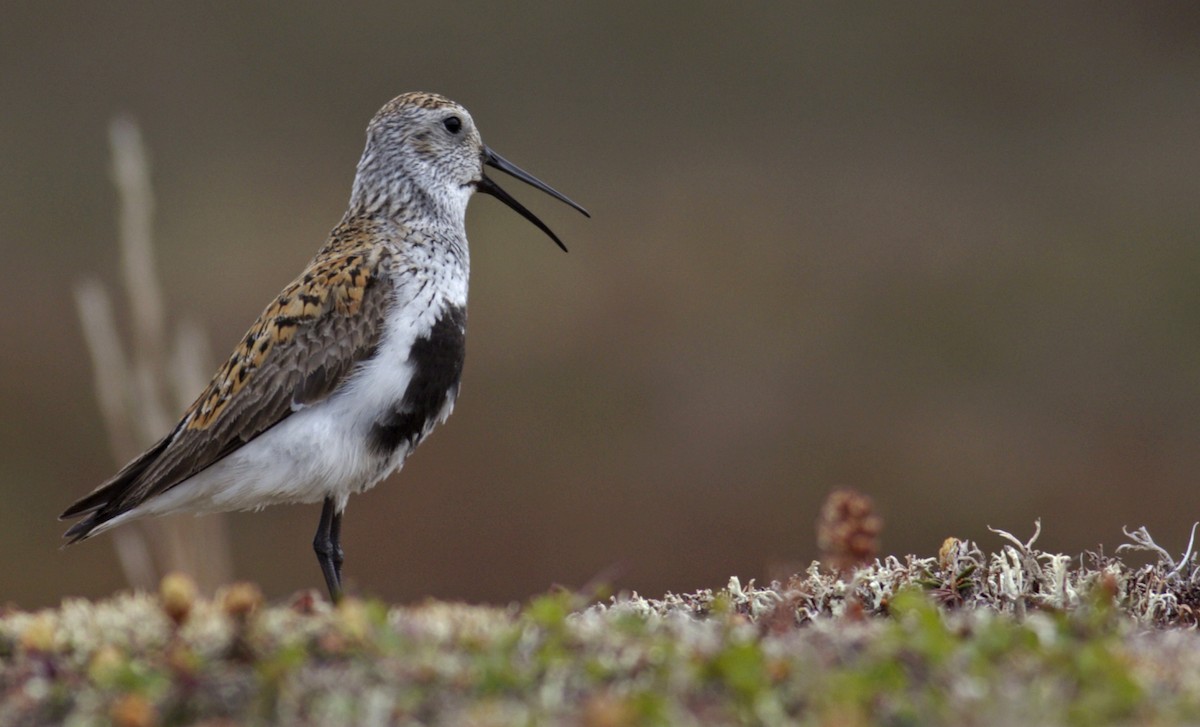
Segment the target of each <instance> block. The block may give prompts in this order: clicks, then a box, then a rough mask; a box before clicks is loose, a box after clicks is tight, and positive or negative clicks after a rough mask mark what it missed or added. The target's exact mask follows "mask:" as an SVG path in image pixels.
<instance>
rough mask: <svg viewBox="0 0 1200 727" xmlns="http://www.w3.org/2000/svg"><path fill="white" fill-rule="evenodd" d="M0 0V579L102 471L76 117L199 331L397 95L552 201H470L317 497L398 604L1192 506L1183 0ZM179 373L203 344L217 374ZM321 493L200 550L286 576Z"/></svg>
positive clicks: (1197, 469)
mask: <svg viewBox="0 0 1200 727" xmlns="http://www.w3.org/2000/svg"><path fill="white" fill-rule="evenodd" d="M961 10H962V6H959V5H957V4H955V5H948V4H937V3H915V4H904V5H903V6H900V5H887V6H885V7H882V8H878V7H877V8H873V9H868V8H864V7H860V6H854V7H851V6H849V5H847V4H841V3H836V4H835V3H829V4H823V5H812V4H799V3H774V4H762V5H756V6H753V7H742V6H738V7H736V8H735V7H733V6H728V5H725V4H721V3H711V4H697V3H677V4H649V5H647V4H645V3H605V4H602V5H600V4H598V5H597V6H592V5H589V4H582V3H560V4H554V5H546V4H540V3H530V4H528V5H525V6H521V5H519V4H509V3H474V4H466V5H458V4H455V5H453V6H450V7H445V8H443V7H441V6H438V8H437V9H430V7H429V6H422V7H421V8H417V7H415V6H414V7H406V6H405V4H400V3H393V2H375V3H343V4H337V5H334V4H318V3H296V4H286V5H285V4H279V5H278V6H276V7H275V8H274V9H273V10H272V9H268V8H264V7H261V6H255V7H249V6H246V5H245V4H244V3H236V2H212V3H204V4H197V5H176V4H169V5H168V4H156V3H141V4H138V3H131V4H125V3H123V4H120V5H119V6H113V7H109V6H108V5H107V4H93V3H82V2H79V3H74V4H64V5H55V6H54V7H53V8H50V7H49V6H43V5H42V4H37V3H8V4H6V6H5V9H4V15H5V22H4V23H3V25H2V26H0V96H2V97H3V98H4V99H5V103H4V110H3V111H2V112H0V197H2V199H3V203H2V204H0V245H2V246H3V251H4V255H3V259H4V261H5V264H6V266H7V268H6V270H7V272H6V276H7V277H6V278H5V280H6V284H5V285H4V286H0V305H2V306H3V309H4V310H5V311H7V312H8V315H5V316H3V317H0V327H2V328H0V335H2V337H3V340H4V341H5V344H6V345H5V347H4V352H3V354H0V411H2V412H3V413H2V414H0V446H2V447H3V457H2V458H0V502H3V506H2V507H0V601H10V602H15V603H17V604H19V605H21V606H24V607H36V606H40V605H47V604H52V603H55V602H57V601H58V600H59V599H61V598H63V597H65V596H70V595H87V596H100V595H104V594H108V593H110V592H112V591H113V590H115V589H118V588H122V587H124V583H125V581H124V578H123V576H122V574H121V571H120V569H119V568H118V567H117V561H116V558H115V556H114V553H113V545H112V540H111V538H110V536H108V535H105V536H102V537H98V538H95V539H93V540H91V541H88V542H86V543H84V544H82V545H80V546H74V547H72V548H70V549H68V550H65V551H63V550H59V545H60V534H61V532H62V531H63V529H64V528H65V525H64V524H61V523H58V522H56V520H55V517H56V515H57V514H58V513H59V512H60V511H61V510H62V509H63V508H64V507H65V506H66V505H67V504H69V503H70V502H72V501H73V500H74V499H76V498H77V497H79V496H81V495H83V494H84V493H86V492H87V491H89V490H90V489H91V488H92V487H94V486H95V485H96V484H98V483H99V482H101V481H102V480H104V479H105V478H107V477H108V476H109V475H110V474H112V473H113V472H114V471H115V469H116V463H115V462H114V461H112V456H111V453H110V449H109V442H108V438H107V435H106V433H105V431H104V427H103V424H102V420H101V415H100V412H99V409H98V406H97V403H96V395H95V392H94V390H93V387H92V373H91V364H90V361H89V358H88V353H87V348H86V346H85V343H84V337H83V333H82V331H81V326H80V323H79V321H78V317H77V315H76V311H75V304H74V300H73V298H72V295H71V286H72V285H73V284H74V283H75V282H76V281H77V280H79V279H81V278H82V277H84V276H86V275H97V276H99V277H100V279H101V280H103V281H104V282H105V283H106V284H107V285H110V286H112V287H113V288H114V289H115V288H116V287H117V286H118V283H119V274H118V269H117V252H116V249H117V246H116V240H117V207H118V197H117V193H116V191H115V189H114V186H113V184H112V181H111V179H110V173H109V167H110V150H109V147H108V138H107V133H108V132H107V129H108V125H109V122H110V119H111V118H112V117H113V116H114V115H116V114H118V113H128V114H131V115H133V116H134V117H136V119H137V120H138V122H139V123H140V125H141V127H142V129H143V131H144V134H145V138H146V144H147V146H148V148H149V154H150V160H151V170H152V178H153V185H154V192H155V195H156V200H157V206H156V218H155V228H154V233H155V239H156V245H157V248H156V249H157V256H158V267H159V271H160V274H161V278H162V281H163V287H164V291H165V292H164V295H165V300H166V310H167V323H168V325H175V324H176V323H178V321H179V320H181V319H183V318H187V319H191V320H195V321H198V322H199V323H200V324H201V325H202V326H203V328H204V330H205V332H206V335H207V337H208V339H209V342H210V343H211V347H212V349H213V352H214V354H216V355H217V356H220V357H223V356H224V355H225V354H226V353H227V352H228V351H229V350H230V349H231V348H232V346H233V345H234V344H235V343H236V342H237V341H238V339H239V338H240V337H241V335H242V333H243V332H244V331H245V329H246V328H247V327H248V326H249V324H250V323H251V322H252V321H253V320H254V318H255V317H256V316H257V315H258V313H259V312H260V311H261V310H262V308H263V307H264V306H265V305H266V303H267V302H268V301H269V300H270V299H271V298H272V297H273V296H274V295H275V294H276V293H277V292H278V290H279V289H280V288H281V287H282V286H283V285H284V284H286V283H287V282H288V281H289V280H291V278H292V277H294V276H295V275H296V274H297V273H298V272H299V271H300V270H301V269H302V268H303V266H304V265H305V263H306V262H307V261H308V259H309V258H310V256H311V255H312V254H313V253H314V252H315V251H316V249H317V248H318V247H319V246H320V245H321V244H322V242H323V241H324V239H325V235H326V233H327V232H328V230H329V229H330V228H332V227H333V225H334V224H335V223H336V222H337V221H338V219H339V218H340V216H341V214H342V212H343V210H344V205H345V202H346V199H347V197H348V195H349V190H350V182H351V179H352V176H353V172H354V166H355V163H356V162H357V160H358V156H359V154H360V152H361V150H362V145H363V141H364V128H365V126H366V123H367V121H368V119H369V118H370V117H371V116H372V114H373V113H374V112H375V111H376V110H377V109H378V107H379V106H381V105H382V104H383V103H384V102H385V101H387V100H388V99H390V98H391V97H392V96H394V95H396V94H398V93H400V92H402V91H408V90H431V91H437V92H441V93H444V94H446V95H448V96H450V97H452V98H454V99H455V100H458V101H460V102H462V103H463V104H464V105H466V106H467V107H468V108H469V109H470V110H471V111H472V113H473V115H474V117H475V120H476V122H477V123H478V125H479V127H480V129H481V130H482V132H483V136H484V139H485V141H486V142H487V143H488V144H489V145H491V146H492V147H493V148H495V149H496V150H497V151H498V152H500V153H501V154H503V155H505V156H506V157H507V158H509V159H511V160H513V161H514V162H515V163H517V164H519V165H521V166H522V167H524V168H526V169H528V170H530V171H531V172H532V173H534V174H536V175H537V176H539V177H540V178H542V179H544V180H546V181H547V182H548V183H550V184H551V185H553V186H555V187H556V188H558V189H559V190H561V191H563V192H564V193H566V194H568V195H569V196H571V197H573V198H574V199H576V200H577V201H579V202H580V203H582V204H584V205H585V206H587V207H588V208H589V209H590V210H591V212H592V214H593V219H592V220H590V221H589V220H585V219H583V218H582V217H579V216H577V215H576V214H575V213H573V212H572V211H571V210H569V209H568V208H567V207H565V206H562V205H559V204H558V203H556V202H554V201H553V200H551V199H550V198H549V197H545V196H544V195H541V194H539V193H537V192H536V191H534V190H531V189H529V188H525V187H523V186H521V185H519V184H517V183H515V182H510V183H508V184H507V187H508V189H510V191H512V192H513V193H514V194H515V195H516V196H517V197H518V198H520V199H521V200H522V201H524V202H525V203H526V204H527V205H528V206H530V207H531V208H532V209H533V210H534V211H535V212H537V213H538V214H539V215H540V216H541V217H542V218H543V219H544V220H546V222H547V223H548V224H550V226H551V227H553V228H554V229H555V231H556V232H558V233H559V234H560V235H561V236H562V238H563V239H564V240H565V241H566V243H567V245H568V247H570V249H571V252H570V254H567V255H564V254H562V253H561V252H559V251H558V250H557V249H556V248H555V247H554V245H553V244H552V243H551V242H550V241H549V240H548V239H546V238H545V237H544V236H543V235H542V234H541V233H539V232H538V231H537V230H536V229H535V228H533V227H532V226H530V225H529V224H527V223H526V222H525V221H524V220H522V219H521V218H520V217H518V216H517V215H516V214H514V213H512V212H511V211H510V210H508V209H507V208H505V207H504V206H503V205H501V204H499V203H497V202H496V201H495V200H492V199H489V198H486V197H480V198H477V199H476V200H475V202H474V203H473V204H472V206H471V210H470V214H469V215H468V221H467V222H468V232H469V234H470V239H471V242H472V258H473V260H472V267H473V270H472V273H473V275H472V290H471V309H470V326H469V329H470V335H469V339H468V340H469V343H468V359H467V366H466V372H465V378H464V382H463V388H462V393H461V396H460V398H459V402H458V407H457V410H456V411H455V414H454V416H453V417H452V418H451V419H450V421H449V423H448V425H446V426H445V427H443V428H442V429H440V430H439V431H437V432H436V433H435V434H434V435H433V436H432V437H431V438H430V439H429V440H428V441H427V442H426V443H425V444H424V445H423V446H422V447H421V449H420V450H419V451H418V452H417V453H416V454H415V455H414V456H413V458H412V459H410V460H409V463H408V465H407V466H406V468H405V469H404V471H403V472H402V473H400V474H399V475H397V476H395V477H393V478H392V479H391V480H389V481H387V482H385V483H384V484H382V485H381V486H379V487H378V488H376V489H375V490H373V491H371V492H369V493H367V494H366V495H362V496H358V497H355V498H353V499H352V500H351V502H350V507H349V509H348V510H347V514H346V520H345V533H344V538H343V542H344V545H345V548H346V551H347V558H348V560H347V565H346V573H347V576H348V579H349V581H350V582H352V583H356V584H357V585H358V586H359V587H360V588H361V589H362V590H364V591H366V592H368V593H373V594H376V595H379V596H381V597H384V598H387V599H391V600H396V601H414V600H419V599H422V598H424V597H427V596H430V597H437V598H443V599H466V600H470V601H485V602H505V601H509V600H514V599H523V598H525V597H527V596H528V595H530V594H532V593H536V592H539V591H543V590H545V589H546V588H548V587H549V586H550V585H551V584H555V583H559V584H564V585H567V586H576V587H577V586H581V585H583V584H585V583H587V582H589V581H592V580H593V579H596V578H600V579H603V580H606V581H608V582H610V583H612V584H613V585H615V586H616V587H618V588H622V589H637V590H639V591H641V592H643V593H645V594H647V595H659V594H661V593H662V592H664V591H666V590H677V591H678V590H692V589H696V588H701V587H709V586H720V585H723V584H724V583H725V581H726V580H727V579H728V577H729V576H730V575H734V574H736V575H739V576H741V577H743V578H748V577H758V578H763V577H765V576H767V575H768V574H771V573H772V572H773V569H776V568H777V567H778V566H779V565H780V564H789V563H790V564H798V565H802V564H803V563H805V562H806V561H807V560H808V559H810V558H812V557H815V556H816V554H817V553H816V545H815V540H814V534H813V532H814V529H813V523H814V521H815V518H816V515H817V510H818V508H819V507H820V503H821V501H822V500H823V498H824V497H825V495H826V494H827V492H828V491H829V490H831V489H832V488H835V487H843V486H850V487H854V488H857V489H859V490H861V491H863V492H865V493H867V494H869V495H871V496H872V497H873V498H874V499H875V502H876V505H877V507H878V509H879V511H880V513H881V514H882V515H883V517H884V519H885V523H886V524H885V529H884V533H883V546H884V551H885V552H890V553H898V554H899V553H907V552H915V553H919V554H934V553H935V552H936V550H937V548H938V546H939V544H940V543H941V541H942V539H943V538H945V537H946V536H949V535H955V536H958V537H962V538H971V539H977V540H980V541H981V542H983V543H984V545H985V546H990V547H997V546H999V545H1000V542H1001V541H999V540H997V539H996V537H995V536H993V535H991V534H990V533H988V531H987V530H986V526H987V525H992V526H995V527H1002V528H1006V529H1009V530H1011V531H1013V532H1014V533H1016V534H1018V535H1020V536H1022V537H1024V536H1027V535H1028V534H1030V533H1031V532H1032V528H1033V521H1034V519H1035V518H1038V517H1040V518H1042V519H1043V525H1044V533H1043V536H1042V540H1041V541H1040V544H1041V545H1044V546H1045V547H1047V548H1050V549H1055V550H1062V551H1066V552H1071V553H1077V552H1079V551H1081V550H1083V549H1085V548H1096V547H1100V546H1103V547H1104V548H1105V550H1106V551H1108V552H1111V550H1112V549H1113V548H1114V547H1115V546H1116V545H1117V544H1119V543H1120V542H1122V541H1123V540H1124V539H1123V537H1122V536H1121V526H1122V525H1129V526H1137V525H1146V526H1148V527H1149V529H1150V531H1151V533H1153V534H1154V535H1155V536H1156V537H1157V539H1158V540H1159V542H1160V543H1163V544H1164V545H1167V546H1168V547H1170V549H1171V550H1174V551H1182V549H1183V547H1184V545H1185V544H1186V540H1187V534H1188V529H1189V527H1190V526H1191V523H1192V522H1193V521H1194V520H1196V519H1200V496H1197V484H1198V482H1200V133H1198V131H1197V130H1198V129H1200V92H1198V89H1200V44H1198V43H1197V42H1196V38H1197V37H1198V36H1197V33H1198V32H1200V11H1198V10H1197V7H1196V6H1195V5H1194V4H1189V3H1179V4H1159V3H1136V4H1121V5H1119V6H1118V5H1104V6H1099V5H1095V4H1086V3H1075V4H1073V3H1061V4H1060V3H1056V4H1054V5H1053V6H1052V7H1041V6H1035V5H1032V4H1031V5H1027V6H1013V5H1007V4H1005V5H1001V4H996V5H994V6H992V7H991V8H984V7H979V6H972V7H971V10H970V12H967V13H964V12H961ZM214 364H215V361H214ZM318 514H319V506H289V507H276V508H272V509H268V510H265V511H262V512H259V513H249V514H238V515H234V516H232V517H230V519H229V521H228V530H229V532H230V537H231V538H232V552H233V563H234V570H235V572H236V575H237V576H238V577H239V578H243V579H251V580H255V581H258V582H259V583H261V584H262V585H263V587H264V589H265V590H266V592H267V594H268V595H269V596H271V597H286V596H287V595H288V594H290V593H292V592H293V591H295V590H296V589H300V588H305V587H318V586H319V585H320V584H321V577H320V573H319V571H318V569H317V565H316V561H315V558H314V557H313V554H312V550H311V545H310V543H311V539H312V535H313V532H314V530H315V528H316V523H317V518H318Z"/></svg>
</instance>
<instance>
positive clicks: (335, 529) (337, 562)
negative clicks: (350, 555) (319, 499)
mask: <svg viewBox="0 0 1200 727" xmlns="http://www.w3.org/2000/svg"><path fill="white" fill-rule="evenodd" d="M329 542H330V543H332V544H333V572H334V574H335V575H336V576H337V582H338V586H341V585H342V562H343V561H345V560H346V554H345V553H344V552H342V512H341V511H340V510H339V511H338V512H335V513H334V514H333V521H332V522H330V524H329Z"/></svg>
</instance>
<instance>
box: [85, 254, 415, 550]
mask: <svg viewBox="0 0 1200 727" xmlns="http://www.w3.org/2000/svg"><path fill="white" fill-rule="evenodd" d="M360 234H361V233H360ZM347 248H349V249H347ZM383 254H384V253H382V252H380V250H379V249H378V248H374V247H371V246H362V245H352V244H344V245H341V246H338V245H336V244H335V245H331V246H328V247H326V248H325V250H323V251H322V253H320V254H318V256H317V258H316V259H315V260H314V261H313V263H312V265H310V266H309V268H308V269H307V270H306V271H305V273H304V274H303V275H302V276H301V277H300V278H298V279H296V280H295V281H293V282H292V283H291V284H290V285H288V286H287V287H286V288H284V290H283V292H282V293H280V294H279V296H278V297H277V298H276V299H275V300H274V301H273V302H272V303H271V304H270V305H269V306H268V307H267V309H266V310H265V311H263V314H262V315H261V316H260V317H259V319H258V320H257V321H256V322H255V323H254V325H253V326H251V328H250V330H249V331H248V332H247V333H246V335H245V336H244V337H243V338H242V340H241V343H240V344H239V345H238V347H237V349H236V350H234V352H233V355H231V356H230V357H229V360H228V361H226V362H225V364H224V365H223V366H222V367H221V369H220V370H219V371H218V372H217V374H216V376H214V377H213V379H212V381H211V382H210V383H209V385H208V387H207V388H206V389H205V390H204V392H203V393H202V394H201V395H200V397H199V398H197V399H196V401H195V402H194V403H193V404H192V405H191V407H189V409H188V411H187V413H186V414H184V416H183V418H182V420H181V421H180V422H179V424H178V425H177V426H176V428H175V430H174V431H173V432H171V434H169V435H167V436H166V437H165V438H164V439H163V440H162V441H160V442H159V443H158V444H156V445H154V446H153V447H151V449H150V450H148V451H147V452H146V453H145V454H143V455H142V456H140V457H138V458H137V459H135V460H134V461H133V462H131V463H130V464H129V465H127V466H126V467H125V468H124V469H123V470H121V472H118V473H117V474H116V475H115V476H114V477H113V478H112V479H110V480H109V481H108V482H106V483H104V484H103V485H101V486H100V487H98V488H97V489H96V490H95V491H93V492H92V493H91V494H89V495H88V496H86V497H84V498H83V499H81V500H80V501H79V502H77V503H75V504H74V505H72V507H71V508H70V509H68V510H67V512H65V513H63V516H64V517H73V516H77V515H82V514H85V513H87V512H90V511H96V513H95V515H94V516H93V518H90V521H91V524H98V523H100V522H103V521H105V520H107V519H109V518H111V517H115V516H116V515H118V514H120V513H122V512H125V511H127V510H130V509H132V508H133V507H136V506H137V505H138V504H140V503H141V502H144V501H145V500H146V498H148V497H151V496H153V495H156V494H158V493H160V492H163V491H165V490H168V489H170V488H171V487H174V486H175V485H177V484H179V483H180V482H183V481H184V480H186V479H187V478H188V477H191V476H192V475H194V474H196V473H198V472H200V471H201V470H203V469H205V468H206V467H208V466H210V465H212V464H213V463H214V462H217V461H218V460H220V459H221V458H222V457H225V456H226V455H228V454H229V453H231V452H233V451H235V450H236V449H238V448H239V447H241V446H242V445H244V444H246V443H247V442H249V441H251V440H252V439H254V438H255V437H257V436H258V435H260V434H262V433H263V432H265V431H266V430H267V429H270V428H271V427H272V426H274V425H276V424H278V423H279V422H281V421H282V420H283V419H285V418H286V417H287V416H288V415H290V414H291V413H292V412H293V411H296V410H297V409H299V408H302V407H304V406H306V405H310V404H314V403H316V402H319V401H321V400H322V399H324V398H325V397H327V396H328V395H329V394H330V393H331V392H332V391H333V390H334V389H335V388H336V387H337V385H338V384H339V383H340V382H341V381H342V380H343V379H344V378H345V377H346V375H347V374H349V373H350V372H351V370H352V369H353V368H354V366H355V365H356V364H358V363H359V362H360V361H362V360H363V359H364V358H367V357H368V356H370V355H371V353H372V352H373V351H374V349H375V346H376V345H377V344H378V341H379V337H380V335H381V332H382V329H383V321H384V316H385V315H386V313H387V308H388V307H389V305H391V304H392V302H393V301H392V299H391V296H392V290H391V286H390V285H388V284H387V282H386V281H385V280H381V279H379V277H378V270H379V264H380V259H379V256H380V255H383ZM80 525H81V526H82V525H84V523H80ZM87 529H90V528H85V529H83V530H81V532H80V537H86V530H87Z"/></svg>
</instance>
